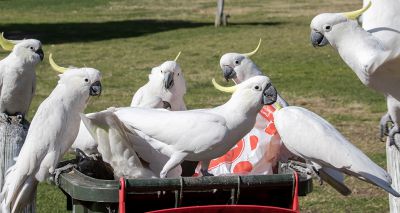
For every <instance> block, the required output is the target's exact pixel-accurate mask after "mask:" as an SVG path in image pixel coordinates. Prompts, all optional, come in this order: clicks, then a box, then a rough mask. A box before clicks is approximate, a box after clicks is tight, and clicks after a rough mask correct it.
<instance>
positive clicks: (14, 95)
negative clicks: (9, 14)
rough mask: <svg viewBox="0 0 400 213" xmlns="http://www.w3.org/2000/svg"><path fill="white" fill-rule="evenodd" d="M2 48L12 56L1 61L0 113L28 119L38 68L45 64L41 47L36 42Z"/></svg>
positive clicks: (0, 40) (10, 42)
mask: <svg viewBox="0 0 400 213" xmlns="http://www.w3.org/2000/svg"><path fill="white" fill-rule="evenodd" d="M0 45H1V46H2V47H3V49H5V50H8V51H11V53H10V54H9V55H8V56H7V57H6V58H4V59H3V60H1V61H0V113H4V114H5V115H20V116H22V117H25V115H26V113H27V112H28V109H29V106H30V104H31V101H32V98H33V96H34V94H35V86H36V72H35V67H36V65H37V64H38V63H39V62H40V61H42V60H43V57H44V53H43V50H42V44H41V43H40V41H38V40H36V39H25V40H18V41H16V40H7V39H5V38H4V36H3V33H2V34H1V37H0Z"/></svg>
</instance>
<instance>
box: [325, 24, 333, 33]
mask: <svg viewBox="0 0 400 213" xmlns="http://www.w3.org/2000/svg"><path fill="white" fill-rule="evenodd" d="M324 30H325V32H329V31H331V30H332V26H331V25H324Z"/></svg>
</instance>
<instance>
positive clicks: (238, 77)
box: [219, 39, 288, 106]
mask: <svg viewBox="0 0 400 213" xmlns="http://www.w3.org/2000/svg"><path fill="white" fill-rule="evenodd" d="M260 45H261V39H260V41H259V42H258V45H257V47H256V49H255V50H253V51H252V52H249V53H226V54H224V55H223V56H222V57H221V59H220V60H219V65H220V67H221V69H222V72H223V74H224V78H225V79H226V80H227V81H228V80H229V79H232V80H233V81H234V82H235V83H236V84H240V83H241V82H243V81H245V80H247V79H249V78H251V77H253V76H258V75H264V74H263V73H262V72H261V70H260V69H259V68H258V67H257V65H256V64H255V63H254V62H253V61H252V60H251V59H250V56H252V55H254V54H255V53H256V52H257V51H258V49H259V48H260ZM277 102H278V103H279V104H280V105H281V106H287V105H288V104H287V102H286V101H285V100H284V99H283V98H282V97H281V96H280V95H279V94H278V100H277Z"/></svg>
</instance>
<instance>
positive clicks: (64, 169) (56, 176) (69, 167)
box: [54, 163, 76, 186]
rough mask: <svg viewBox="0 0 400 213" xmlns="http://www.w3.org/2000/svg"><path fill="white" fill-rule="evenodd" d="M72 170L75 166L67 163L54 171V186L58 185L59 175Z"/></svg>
mask: <svg viewBox="0 0 400 213" xmlns="http://www.w3.org/2000/svg"><path fill="white" fill-rule="evenodd" d="M73 168H76V165H75V164H71V163H69V164H67V165H65V166H63V167H60V168H57V169H55V170H54V183H55V184H56V186H59V185H60V179H59V177H60V175H61V174H62V173H64V172H69V171H71V170H72V169H73Z"/></svg>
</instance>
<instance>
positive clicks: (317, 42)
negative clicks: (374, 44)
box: [310, 2, 371, 47]
mask: <svg viewBox="0 0 400 213" xmlns="http://www.w3.org/2000/svg"><path fill="white" fill-rule="evenodd" d="M370 6H371V2H369V4H368V5H367V6H365V7H364V8H362V9H360V10H356V11H353V12H347V13H322V14H319V15H317V16H316V17H314V18H313V20H312V21H311V25H310V27H311V38H310V39H311V43H312V45H313V46H314V47H322V46H325V45H327V44H328V43H329V42H331V44H332V42H333V41H334V38H335V37H337V35H338V34H339V33H345V32H344V30H343V28H344V27H346V26H348V25H349V24H350V25H351V26H357V22H355V21H354V20H355V19H357V18H358V17H359V16H360V15H361V14H362V13H363V12H365V11H366V10H367V9H368V8H369V7H370Z"/></svg>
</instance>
